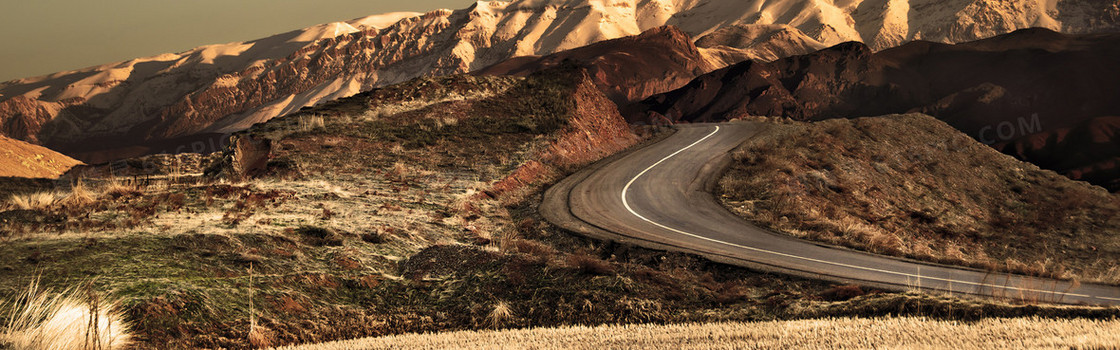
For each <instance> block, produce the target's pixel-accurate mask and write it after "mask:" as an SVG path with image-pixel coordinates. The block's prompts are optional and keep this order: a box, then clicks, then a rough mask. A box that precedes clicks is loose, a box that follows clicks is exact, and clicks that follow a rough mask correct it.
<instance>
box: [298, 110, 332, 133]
mask: <svg viewBox="0 0 1120 350" xmlns="http://www.w3.org/2000/svg"><path fill="white" fill-rule="evenodd" d="M326 126H327V123H326V121H324V120H323V116H322V115H318V114H314V115H301V116H299V130H300V131H303V132H312V131H316V130H322V129H323V128H326Z"/></svg>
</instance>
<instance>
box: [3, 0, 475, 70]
mask: <svg viewBox="0 0 1120 350" xmlns="http://www.w3.org/2000/svg"><path fill="white" fill-rule="evenodd" d="M472 3H474V1H471V0H407V1H392V0H0V33H2V34H0V35H2V36H0V37H3V38H4V39H3V41H0V81H7V80H11V79H17V78H23V77H30V76H37V75H43V74H48V73H54V72H57V71H62V70H72V69H78V68H84V67H89V66H94V65H99V64H103V63H110V62H115V61H123V60H127V59H131V58H136V57H143V56H152V55H156V54H160V53H165V52H180V51H186V50H188V49H191V48H194V47H197V46H202V45H207V44H220V43H227V42H232V41H246V40H252V39H258V38H262V37H266V36H269V35H272V34H279V33H283V32H287V31H290V30H294V29H299V28H303V27H309V26H312V25H315V24H319V23H328V22H336V21H343V20H349V19H353V18H357V17H364V16H368V15H372V14H378V13H384V12H393V11H416V12H426V11H429V10H434V9H437V8H452V9H458V8H466V7H468V6H470V4H472Z"/></svg>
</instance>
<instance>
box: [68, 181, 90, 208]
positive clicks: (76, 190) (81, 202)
mask: <svg viewBox="0 0 1120 350" xmlns="http://www.w3.org/2000/svg"><path fill="white" fill-rule="evenodd" d="M96 201H97V195H96V194H94V193H93V192H91V191H90V190H89V189H88V188H86V185H85V182H83V181H81V180H78V181H77V182H75V183H74V186H73V187H71V188H70V193H69V194H67V195H66V196H65V197H63V198H62V199H61V200H59V204H61V205H62V206H64V207H68V208H83V207H85V206H88V205H90V204H93V203H94V202H96Z"/></svg>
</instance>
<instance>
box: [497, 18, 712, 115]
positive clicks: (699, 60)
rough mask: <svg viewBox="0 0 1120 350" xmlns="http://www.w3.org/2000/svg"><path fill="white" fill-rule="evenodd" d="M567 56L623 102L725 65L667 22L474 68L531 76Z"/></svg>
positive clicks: (609, 93) (553, 65) (680, 84)
mask: <svg viewBox="0 0 1120 350" xmlns="http://www.w3.org/2000/svg"><path fill="white" fill-rule="evenodd" d="M564 62H570V63H575V64H577V65H580V66H584V67H586V68H587V70H588V73H589V74H590V75H591V77H592V79H593V80H594V82H595V85H596V86H598V87H599V89H600V90H602V91H603V92H604V93H605V94H606V95H607V97H609V98H610V99H611V100H612V101H614V102H615V103H618V104H619V105H626V104H629V103H631V102H636V101H639V100H641V99H643V98H646V97H648V96H650V95H653V94H656V93H661V92H665V91H669V90H673V89H676V88H679V87H681V86H684V84H687V83H688V82H689V81H691V80H692V79H694V78H696V77H697V76H700V75H701V74H704V73H708V72H711V71H712V70H715V69H716V68H719V67H722V66H723V65H722V64H721V63H722V62H718V61H717V60H716V59H713V58H712V57H710V56H709V55H707V54H706V53H705V52H701V50H700V49H698V48H697V47H696V45H693V43H692V39H691V38H689V36H688V34H685V33H684V32H682V31H681V30H680V29H677V28H676V27H672V26H665V27H659V28H654V29H650V30H648V31H646V32H644V33H642V34H640V35H636V36H631V37H625V38H620V39H614V40H607V41H603V42H599V43H595V44H591V45H588V46H584V47H581V48H576V49H571V50H567V51H562V52H559V53H555V54H551V55H548V56H544V57H537V56H526V57H518V58H513V59H510V60H506V61H504V62H501V63H498V64H496V65H494V66H491V67H489V68H486V69H483V70H481V71H478V72H477V73H476V74H478V75H516V76H527V75H529V74H531V73H533V72H538V71H541V70H544V69H547V68H550V67H555V66H558V65H560V64H561V63H564Z"/></svg>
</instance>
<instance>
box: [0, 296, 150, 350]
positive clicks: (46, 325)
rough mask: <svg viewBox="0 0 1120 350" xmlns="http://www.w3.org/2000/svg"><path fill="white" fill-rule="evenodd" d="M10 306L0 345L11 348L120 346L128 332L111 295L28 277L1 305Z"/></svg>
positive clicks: (127, 338)
mask: <svg viewBox="0 0 1120 350" xmlns="http://www.w3.org/2000/svg"><path fill="white" fill-rule="evenodd" d="M4 306H5V307H6V308H10V314H9V315H8V317H7V322H5V324H4V330H3V332H2V333H0V345H2V344H4V343H7V344H10V346H11V347H12V348H14V349H59V350H69V349H123V348H127V347H128V346H129V345H130V343H131V338H132V336H131V332H130V329H129V326H128V324H126V323H125V322H124V315H123V313H122V312H121V311H120V310H121V309H120V306H119V305H118V302H117V301H116V300H115V299H111V298H107V297H106V296H105V295H104V294H102V293H99V292H97V291H94V290H93V288H92V287H91V284H88V283H87V284H86V286H85V288H83V289H75V288H71V289H66V290H63V291H61V292H53V291H51V290H43V289H40V288H39V283H38V280H34V281H32V282H31V283H30V284H29V285H28V287H27V290H26V291H25V292H24V293H22V294H21V295H19V296H17V297H16V298H15V299H14V300H11V301H9V302H7V303H6V305H4Z"/></svg>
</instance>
